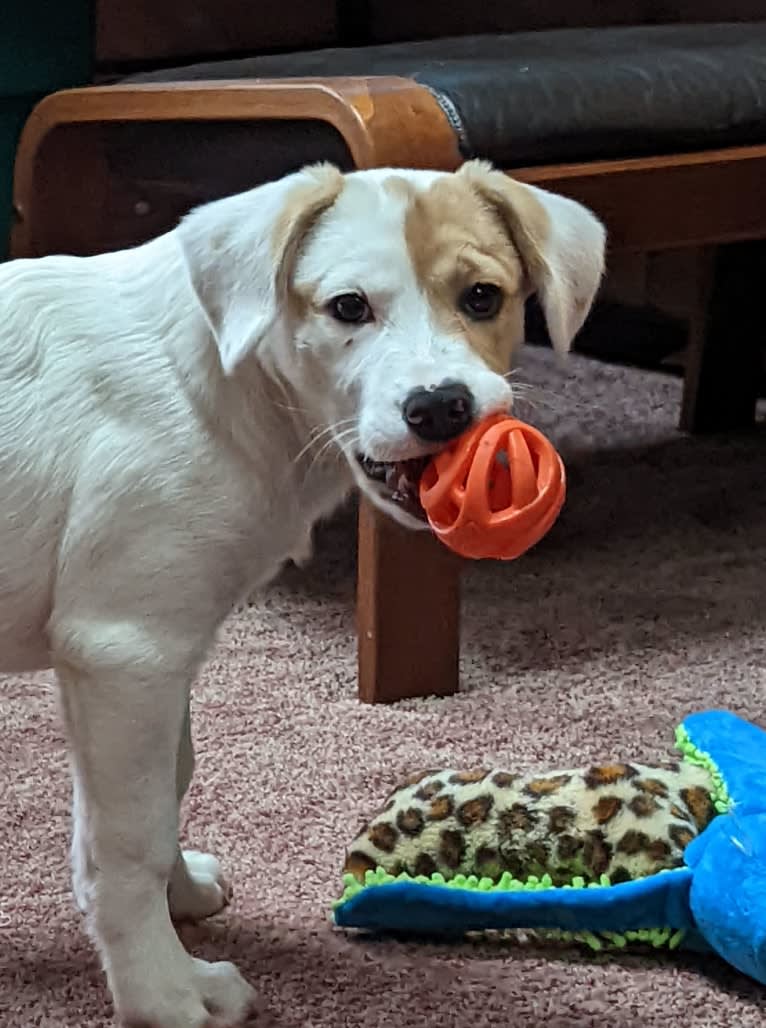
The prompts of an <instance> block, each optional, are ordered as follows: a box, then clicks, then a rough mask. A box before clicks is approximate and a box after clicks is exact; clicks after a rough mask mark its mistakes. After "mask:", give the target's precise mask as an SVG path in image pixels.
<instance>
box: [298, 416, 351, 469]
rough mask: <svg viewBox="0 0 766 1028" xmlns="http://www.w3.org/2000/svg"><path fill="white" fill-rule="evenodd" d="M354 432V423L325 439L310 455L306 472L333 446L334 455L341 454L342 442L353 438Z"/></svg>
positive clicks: (342, 449)
mask: <svg viewBox="0 0 766 1028" xmlns="http://www.w3.org/2000/svg"><path fill="white" fill-rule="evenodd" d="M356 434H357V433H356V426H355V425H354V426H352V427H350V428H347V429H345V431H343V432H339V433H338V434H337V435H333V436H332V437H331V438H330V439H327V440H326V441H325V442H324V443H323V444H322V446H321V447H320V448H319V450H317V452H316V453H315V454H314V456H313V457H312V459H311V463H310V464H309V466H308V469H307V474H308V472H309V471H311V470H312V469H313V468H314V466H315V465H316V464H317V463H318V462H319V461H320V460H321V459H322V457H323V456H324V455H325V454H326V453H327V452H328V451H329V450H330V449H331V448H332V447H333V446H335V447H337V452H336V456H342V455H343V452H344V443H348V442H350V441H351V440H352V439H355V438H356Z"/></svg>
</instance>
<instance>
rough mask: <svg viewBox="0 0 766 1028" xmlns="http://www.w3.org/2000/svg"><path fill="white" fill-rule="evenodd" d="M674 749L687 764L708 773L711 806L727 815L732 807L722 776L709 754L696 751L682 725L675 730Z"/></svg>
mask: <svg viewBox="0 0 766 1028" xmlns="http://www.w3.org/2000/svg"><path fill="white" fill-rule="evenodd" d="M676 748H677V749H679V750H680V751H681V754H682V756H683V758H684V760H685V761H686V762H687V763H689V764H696V765H697V766H698V767H703V768H704V769H705V770H706V771H707V772H708V774H709V775H710V777H711V778H712V779H713V789H712V791H711V793H710V798H711V800H712V801H713V806H714V807H715V809H716V810H717V811H718V813H719V814H727V813H728V812H729V811H730V810H731V808H732V806H733V801H732V798H731V796H730V795H729V790H728V789H727V788H726V782H724V780H723V775H722V774H721V772H720V771H719V769H718V765H717V764H716V762H715V761H714V760H713V758H712V757H711V756H710V754H709V753H705V752H703V750H700V749H698V748H697V747H696V746H695V745H694V743H693V742H692V741H691V739H690V738H689V733H688V732H687V731H686V729H685V728H684V726H683V725H679V726H678V728H676Z"/></svg>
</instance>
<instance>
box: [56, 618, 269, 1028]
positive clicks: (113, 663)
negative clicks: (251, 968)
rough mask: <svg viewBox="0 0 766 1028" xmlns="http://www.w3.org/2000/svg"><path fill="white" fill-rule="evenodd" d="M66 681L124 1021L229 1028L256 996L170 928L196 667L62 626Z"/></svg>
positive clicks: (161, 648) (92, 911)
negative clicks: (182, 755) (184, 738)
mask: <svg viewBox="0 0 766 1028" xmlns="http://www.w3.org/2000/svg"><path fill="white" fill-rule="evenodd" d="M53 641H54V657H55V666H56V671H57V673H58V676H59V680H60V683H61V688H62V698H63V706H64V711H65V715H66V722H67V728H68V732H69V736H70V740H71V746H72V755H73V762H74V767H75V774H76V776H77V790H78V801H79V805H80V811H79V814H80V817H84V818H85V819H86V823H85V824H84V825H83V826H82V832H83V835H82V838H83V840H87V849H88V854H89V858H90V861H89V865H88V868H87V874H88V875H89V876H90V877H91V880H90V882H89V883H88V907H89V911H88V912H89V921H90V927H91V930H92V933H93V935H94V936H95V940H96V943H97V945H98V948H99V950H100V953H101V957H102V960H103V964H104V968H105V970H106V974H107V978H108V981H109V985H110V988H111V990H112V994H113V997H114V1001H115V1006H116V1009H117V1013H118V1016H119V1017H120V1018H121V1020H122V1022H123V1023H124V1024H125V1025H128V1026H138V1025H140V1026H141V1028H208V1025H212V1024H215V1025H216V1028H218V1026H220V1028H230V1026H234V1025H238V1024H240V1022H241V1020H242V1019H243V1018H244V1016H245V1015H246V1013H247V1010H248V1008H249V1006H250V1005H251V1002H252V998H253V993H252V990H251V989H250V987H249V986H248V985H247V984H246V983H245V982H244V980H243V979H242V978H241V977H240V975H239V972H238V971H237V970H236V968H235V967H234V966H233V965H232V964H228V963H217V964H208V963H205V962H204V961H201V960H195V959H193V958H192V957H191V956H190V955H189V954H188V953H187V952H186V950H185V949H184V948H183V946H182V945H181V943H180V941H179V939H178V936H177V934H176V932H175V929H174V928H173V924H172V922H171V919H170V911H169V906H168V884H169V881H170V877H171V873H172V870H173V868H174V866H175V864H176V860H177V856H178V797H177V783H176V771H177V761H178V754H179V745H180V741H181V735H182V730H183V722H184V716H185V709H186V702H187V697H188V692H189V686H190V681H191V677H192V675H193V672H194V666H193V662H191V661H189V662H188V663H185V662H184V661H182V660H180V659H178V658H170V657H168V654H169V653H170V652H172V651H173V650H174V647H173V646H172V645H171V644H169V642H168V640H167V639H162V641H159V640H158V639H152V638H147V636H146V629H145V626H144V625H142V624H138V625H135V624H134V625H131V624H127V623H122V624H120V625H117V626H114V628H113V630H111V629H110V628H108V627H105V626H104V625H103V624H101V625H100V627H98V628H92V627H89V626H85V627H83V626H82V624H80V625H76V626H75V625H58V626H57V628H56V632H55V638H54V640H53Z"/></svg>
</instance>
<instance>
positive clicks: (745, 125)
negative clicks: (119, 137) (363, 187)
mask: <svg viewBox="0 0 766 1028" xmlns="http://www.w3.org/2000/svg"><path fill="white" fill-rule="evenodd" d="M328 75H402V76H405V77H409V78H414V79H416V80H417V81H418V82H421V83H423V84H424V85H426V86H428V87H429V88H430V89H431V90H432V91H433V93H434V94H435V95H436V97H437V99H438V100H439V102H440V104H441V105H442V108H443V109H444V111H445V113H446V114H447V115H448V117H449V118H450V120H451V122H452V124H453V126H454V128H455V131H456V133H457V135H458V137H459V140H460V146H461V149H462V151H463V153H464V155H465V156H466V157H468V156H480V157H486V158H489V159H490V160H492V161H494V162H495V163H497V164H499V165H501V166H504V167H514V166H519V165H523V164H535V163H537V164H540V163H547V162H556V161H567V160H590V159H598V158H607V157H629V156H639V155H642V154H653V153H658V154H659V153H670V152H678V151H684V150H694V149H708V148H715V147H722V146H735V145H744V144H748V143H761V142H766V21H761V22H752V23H747V24H713V25H662V26H636V27H628V28H593V29H565V30H556V31H546V32H528V33H516V34H513V35H495V36H464V37H461V38H454V39H438V40H429V41H426V42H419V43H401V44H399V43H397V44H388V45H385V46H374V47H362V48H358V49H345V50H339V49H332V50H317V51H312V52H307V53H295V54H280V55H269V56H260V57H252V58H246V59H241V60H233V61H221V62H215V63H209V64H196V65H192V66H190V67H186V68H174V69H172V70H167V69H165V70H163V71H157V72H151V73H146V74H143V75H138V76H133V77H132V81H180V80H197V81H199V80H205V79H236V78H259V77H267V78H274V77H276V78H285V77H293V76H312V77H313V76H328Z"/></svg>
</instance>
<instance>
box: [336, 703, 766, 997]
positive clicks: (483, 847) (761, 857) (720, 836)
mask: <svg viewBox="0 0 766 1028" xmlns="http://www.w3.org/2000/svg"><path fill="white" fill-rule="evenodd" d="M676 742H677V746H678V749H679V751H680V759H679V760H678V761H671V762H668V763H663V764H659V765H647V764H642V763H636V762H631V763H625V762H619V763H614V764H608V765H603V766H598V767H591V768H588V769H585V770H574V771H573V770H565V771H555V772H551V773H546V774H532V775H519V774H515V773H513V772H512V771H506V770H502V769H494V770H487V769H478V770H472V771H460V770H441V771H426V772H424V773H422V774H420V775H416V776H413V777H412V778H410V779H409V780H408V781H407V782H405V783H404V784H403V785H402V786H400V787H399V788H397V789H396V790H395V791H394V792H393V793H392V794H391V795H390V797H389V798H388V800H387V802H386V804H385V805H384V807H383V809H382V810H381V811H380V812H379V813H378V814H377V815H376V816H375V817H374V818H373V819H372V820H371V821H370V822H369V824H367V825H366V826H365V828H364V829H363V830H362V831H361V832H360V834H359V835H358V836H357V837H356V839H354V841H353V842H352V844H351V846H350V847H349V849H348V853H347V857H346V863H345V868H344V872H345V873H344V881H345V891H344V893H343V896H342V897H341V899H340V900H338V901H337V903H336V904H335V906H334V910H333V917H334V920H335V923H336V924H337V925H338V926H340V927H343V928H360V929H367V930H372V931H393V932H396V933H399V934H402V933H409V934H421V935H422V934H441V935H450V936H461V935H464V934H466V933H468V932H481V931H487V930H500V931H508V930H511V929H519V928H524V929H530V930H534V931H536V932H540V933H542V934H543V936H548V937H550V936H551V935H553V936H554V937H556V938H565V939H566V938H568V939H572V940H576V941H581V942H585V943H586V944H588V945H590V946H591V947H593V948H595V949H602V948H608V947H618V948H624V947H625V946H627V945H628V944H631V943H648V944H650V945H653V946H655V947H668V948H670V949H674V948H676V947H677V946H683V947H686V948H691V949H695V950H706V949H707V950H709V949H712V950H714V951H715V952H717V953H718V954H719V955H720V956H721V957H723V958H724V959H725V960H727V961H728V962H729V963H730V964H731V965H733V966H734V967H735V968H737V969H738V970H739V971H741V972H743V973H744V974H747V975H750V976H751V977H752V978H754V979H756V980H757V981H759V982H761V983H764V984H766V732H765V731H763V730H762V729H760V728H758V727H756V726H755V725H753V724H750V723H748V722H746V721H743V720H742V719H740V718H738V717H736V716H735V715H734V714H730V713H727V712H725V711H709V712H707V713H701V714H693V715H692V716H690V717H688V718H687V719H686V720H685V721H684V722H683V724H682V725H681V726H680V727H679V728H678V729H677V733H676Z"/></svg>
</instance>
